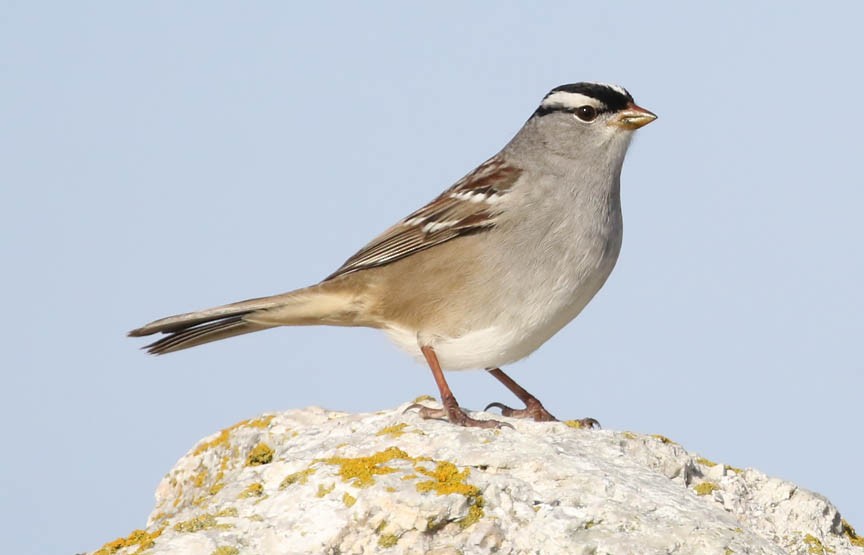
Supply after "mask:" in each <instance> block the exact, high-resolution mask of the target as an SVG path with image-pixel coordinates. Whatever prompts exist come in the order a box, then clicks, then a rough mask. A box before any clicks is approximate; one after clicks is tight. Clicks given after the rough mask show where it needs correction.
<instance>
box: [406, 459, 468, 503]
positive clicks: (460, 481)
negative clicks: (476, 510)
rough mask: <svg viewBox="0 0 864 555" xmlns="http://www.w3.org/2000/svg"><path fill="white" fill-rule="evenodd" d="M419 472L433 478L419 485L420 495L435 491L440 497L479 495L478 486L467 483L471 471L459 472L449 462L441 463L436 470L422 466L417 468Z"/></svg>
mask: <svg viewBox="0 0 864 555" xmlns="http://www.w3.org/2000/svg"><path fill="white" fill-rule="evenodd" d="M416 470H417V472H419V473H420V474H422V475H424V476H428V477H429V478H432V479H431V480H427V481H425V482H420V483H418V484H417V491H419V492H420V493H423V492H427V491H435V493H437V494H438V495H447V494H448V493H456V494H459V495H476V494H477V493H479V490H478V489H477V486H472V485H471V484H467V483H465V480H466V478H468V476H469V474H470V473H471V470H470V469H468V468H466V469H465V470H463V471H461V472H460V471H459V469H458V468H457V467H456V465H455V464H453V463H451V462H448V461H439V462H438V464H437V465H436V466H435V469H434V470H428V469H426V468H423V467H422V466H417V467H416Z"/></svg>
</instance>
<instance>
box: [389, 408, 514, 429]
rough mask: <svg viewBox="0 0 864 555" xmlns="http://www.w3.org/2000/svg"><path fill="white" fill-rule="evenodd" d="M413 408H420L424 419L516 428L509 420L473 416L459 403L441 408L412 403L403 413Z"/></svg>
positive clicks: (470, 425) (461, 424)
mask: <svg viewBox="0 0 864 555" xmlns="http://www.w3.org/2000/svg"><path fill="white" fill-rule="evenodd" d="M413 409H419V410H418V411H417V414H418V415H419V416H420V418H422V419H424V420H446V421H448V422H450V423H452V424H456V425H457V426H465V427H467V428H497V429H500V428H510V429H515V428H513V425H512V424H509V423H507V422H501V421H498V420H477V419H476V418H471V417H470V416H468V415H467V414H465V411H463V410H462V408H461V407H460V406H459V405H454V406H444V407H442V408H440V409H433V408H431V407H426V406H423V405H421V404H420V403H412V404H411V405H410V406H408V407H407V408H406V409H405V410H404V411H402V414H405V413H406V412H408V411H409V410H413Z"/></svg>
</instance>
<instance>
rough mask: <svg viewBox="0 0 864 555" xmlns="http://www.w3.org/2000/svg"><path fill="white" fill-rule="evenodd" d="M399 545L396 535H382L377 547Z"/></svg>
mask: <svg viewBox="0 0 864 555" xmlns="http://www.w3.org/2000/svg"><path fill="white" fill-rule="evenodd" d="M397 543H399V536H397V535H396V534H382V535H381V536H380V537H379V538H378V547H393V546H394V545H396V544H397Z"/></svg>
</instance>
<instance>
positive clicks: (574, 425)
mask: <svg viewBox="0 0 864 555" xmlns="http://www.w3.org/2000/svg"><path fill="white" fill-rule="evenodd" d="M564 424H566V425H567V426H569V427H571V428H576V429H577V430H581V429H582V428H585V427H586V426H585V423H584V422H582V421H581V420H565V421H564ZM589 427H590V426H589Z"/></svg>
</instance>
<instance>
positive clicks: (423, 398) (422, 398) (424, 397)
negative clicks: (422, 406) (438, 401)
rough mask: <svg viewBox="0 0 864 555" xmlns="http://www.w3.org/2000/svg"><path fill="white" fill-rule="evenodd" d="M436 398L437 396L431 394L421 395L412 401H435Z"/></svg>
mask: <svg viewBox="0 0 864 555" xmlns="http://www.w3.org/2000/svg"><path fill="white" fill-rule="evenodd" d="M434 400H435V397H433V396H431V395H421V396H419V397H417V398H416V399H414V400H413V401H411V402H412V403H422V402H423V401H434Z"/></svg>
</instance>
